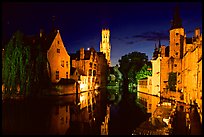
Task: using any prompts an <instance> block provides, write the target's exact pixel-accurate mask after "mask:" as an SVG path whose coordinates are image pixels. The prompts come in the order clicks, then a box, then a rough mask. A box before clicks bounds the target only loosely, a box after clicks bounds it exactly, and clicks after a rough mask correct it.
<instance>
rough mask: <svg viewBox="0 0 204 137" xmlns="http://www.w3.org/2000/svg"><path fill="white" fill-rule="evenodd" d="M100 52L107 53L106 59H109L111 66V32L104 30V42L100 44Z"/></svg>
mask: <svg viewBox="0 0 204 137" xmlns="http://www.w3.org/2000/svg"><path fill="white" fill-rule="evenodd" d="M100 52H103V53H105V57H106V59H107V63H108V66H109V67H110V65H111V60H110V52H111V44H110V30H109V29H102V41H101V42H100Z"/></svg>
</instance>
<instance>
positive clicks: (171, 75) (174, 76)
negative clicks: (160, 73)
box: [168, 72, 177, 91]
mask: <svg viewBox="0 0 204 137" xmlns="http://www.w3.org/2000/svg"><path fill="white" fill-rule="evenodd" d="M176 81H177V74H176V72H170V73H169V79H168V88H169V89H170V91H176Z"/></svg>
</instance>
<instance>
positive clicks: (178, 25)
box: [171, 5, 183, 29]
mask: <svg viewBox="0 0 204 137" xmlns="http://www.w3.org/2000/svg"><path fill="white" fill-rule="evenodd" d="M175 28H183V26H182V20H181V17H180V14H179V6H178V5H177V6H176V7H175V9H174V17H173V20H172V22H171V29H175Z"/></svg>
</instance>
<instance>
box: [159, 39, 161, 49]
mask: <svg viewBox="0 0 204 137" xmlns="http://www.w3.org/2000/svg"><path fill="white" fill-rule="evenodd" d="M159 48H161V41H160V39H159Z"/></svg>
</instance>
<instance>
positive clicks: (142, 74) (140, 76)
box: [135, 64, 152, 82]
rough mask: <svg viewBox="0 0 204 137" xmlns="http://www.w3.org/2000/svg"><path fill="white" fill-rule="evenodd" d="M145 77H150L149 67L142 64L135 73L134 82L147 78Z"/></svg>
mask: <svg viewBox="0 0 204 137" xmlns="http://www.w3.org/2000/svg"><path fill="white" fill-rule="evenodd" d="M147 76H152V70H151V65H150V64H149V65H147V64H144V66H143V67H142V68H141V70H140V71H139V72H137V73H136V76H135V78H136V82H137V81H138V80H140V79H143V78H147Z"/></svg>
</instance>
